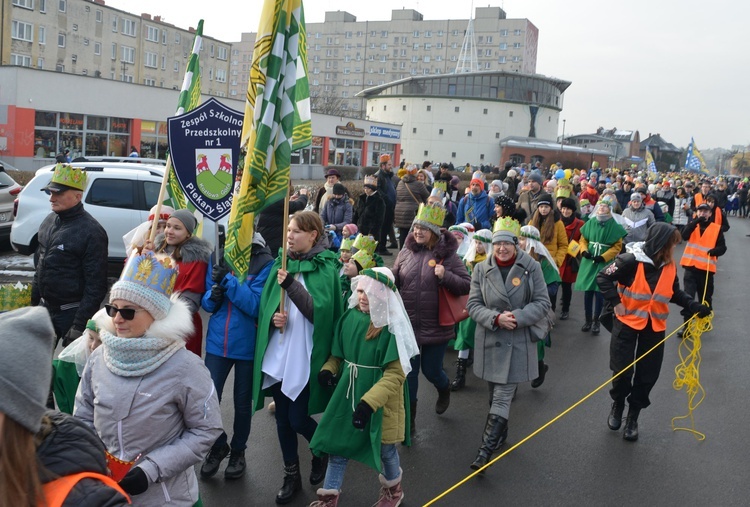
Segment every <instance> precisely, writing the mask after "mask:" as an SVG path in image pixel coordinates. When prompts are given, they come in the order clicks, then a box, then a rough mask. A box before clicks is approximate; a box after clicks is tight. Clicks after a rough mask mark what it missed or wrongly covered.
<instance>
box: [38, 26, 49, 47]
mask: <svg viewBox="0 0 750 507" xmlns="http://www.w3.org/2000/svg"><path fill="white" fill-rule="evenodd" d="M39 44H47V28H45V27H43V26H40V27H39Z"/></svg>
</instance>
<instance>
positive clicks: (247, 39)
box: [229, 33, 257, 100]
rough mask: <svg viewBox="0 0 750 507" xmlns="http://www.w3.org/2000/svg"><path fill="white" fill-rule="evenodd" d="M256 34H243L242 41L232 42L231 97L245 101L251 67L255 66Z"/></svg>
mask: <svg viewBox="0 0 750 507" xmlns="http://www.w3.org/2000/svg"><path fill="white" fill-rule="evenodd" d="M256 35H257V34H256V33H243V34H242V40H241V41H239V42H232V59H231V63H230V67H229V69H230V70H229V96H230V97H232V98H233V99H238V100H245V93H246V92H247V83H248V82H249V81H250V67H251V66H252V64H253V48H254V47H255V37H256Z"/></svg>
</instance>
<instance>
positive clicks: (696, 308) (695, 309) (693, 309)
mask: <svg viewBox="0 0 750 507" xmlns="http://www.w3.org/2000/svg"><path fill="white" fill-rule="evenodd" d="M688 311H689V312H690V313H692V314H694V315H697V316H698V318H701V319H703V318H706V317H708V316H709V315H711V308H709V307H708V306H706V305H702V304H700V303H699V302H698V301H692V302H691V303H690V306H689V307H688Z"/></svg>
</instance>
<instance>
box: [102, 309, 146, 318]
mask: <svg viewBox="0 0 750 507" xmlns="http://www.w3.org/2000/svg"><path fill="white" fill-rule="evenodd" d="M104 309H105V310H106V312H107V315H109V316H110V317H112V318H115V315H117V313H118V312H119V313H120V316H121V317H122V318H123V319H125V320H133V319H134V318H135V313H136V312H145V311H146V310H144V309H143V308H138V309H136V308H117V307H116V306H112V305H104Z"/></svg>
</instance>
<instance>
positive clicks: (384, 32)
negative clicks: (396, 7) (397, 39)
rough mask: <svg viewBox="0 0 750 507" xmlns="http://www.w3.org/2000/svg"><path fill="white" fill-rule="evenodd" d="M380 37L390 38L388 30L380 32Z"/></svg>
mask: <svg viewBox="0 0 750 507" xmlns="http://www.w3.org/2000/svg"><path fill="white" fill-rule="evenodd" d="M380 36H381V37H382V38H384V39H386V38H387V37H388V30H383V31H382V32H380Z"/></svg>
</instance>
